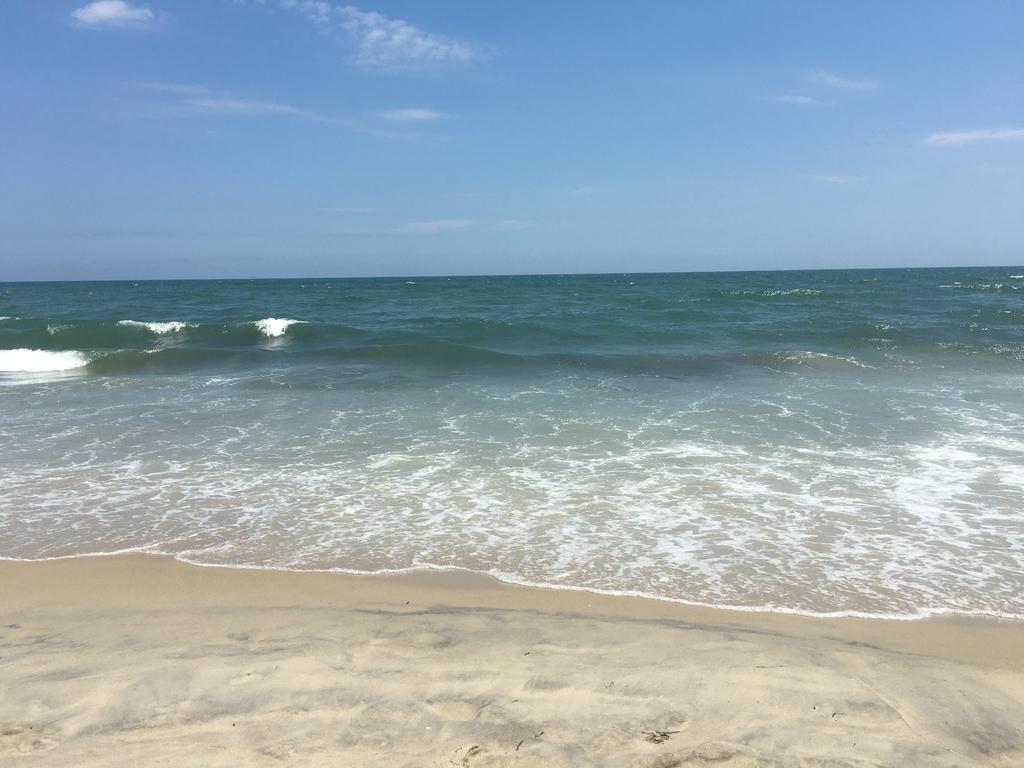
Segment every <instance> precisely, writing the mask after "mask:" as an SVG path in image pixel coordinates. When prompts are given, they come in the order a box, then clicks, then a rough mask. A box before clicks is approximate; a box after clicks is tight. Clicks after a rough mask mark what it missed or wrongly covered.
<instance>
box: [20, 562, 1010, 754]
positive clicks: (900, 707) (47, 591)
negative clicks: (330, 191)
mask: <svg viewBox="0 0 1024 768" xmlns="http://www.w3.org/2000/svg"><path fill="white" fill-rule="evenodd" d="M0 764H3V765H5V766H6V765H10V766H132V767H133V768H138V767H139V766H163V765H167V766H175V768H182V767H183V766H250V765H252V766H276V765H288V766H473V767H474V768H476V767H478V766H590V765H595V766H649V767H651V768H654V767H655V766H658V767H660V768H668V766H718V767H719V768H727V767H728V768H731V767H734V766H779V767H781V766H822V767H824V766H830V767H832V768H839V767H840V766H845V767H852V766H858V767H859V766H899V767H901V768H904V767H907V766H1022V765H1024V624H1022V623H1014V622H996V621H984V620H967V619H962V618H960V619H952V618H950V619H935V620H927V621H915V622H904V621H877V620H864V619H820V618H817V619H816V618H806V617H800V616H787V615H780V614H767V613H746V612H739V611H725V610H717V609H704V608H694V607H688V606H682V605H676V604H671V603H665V602H659V601H653V600H644V599H638V598H625V597H607V596H599V595H592V594H588V593H583V592H570V591H554V590H538V589H528V588H523V587H515V586H509V585H505V584H501V583H499V582H497V581H494V580H492V579H490V578H487V577H483V576H476V575H472V574H464V573H451V572H448V573H441V572H437V573H429V572H428V573H417V574H407V575H399V576H349V575H342V574H315V573H305V574H298V573H283V572H269V571H255V570H241V569H226V568H200V567H196V566H190V565H186V564H183V563H179V562H176V561H174V560H172V559H169V558H159V557H149V556H118V557H95V558H80V559H74V560H58V561H50V562H38V563H22V562H3V563H0Z"/></svg>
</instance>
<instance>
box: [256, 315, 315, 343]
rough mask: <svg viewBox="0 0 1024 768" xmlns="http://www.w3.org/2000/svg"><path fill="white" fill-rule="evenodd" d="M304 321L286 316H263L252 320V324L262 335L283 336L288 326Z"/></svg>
mask: <svg viewBox="0 0 1024 768" xmlns="http://www.w3.org/2000/svg"><path fill="white" fill-rule="evenodd" d="M305 322H306V321H305V320H291V319H289V318H287V317H265V318H263V319H262V320H254V321H253V325H255V326H256V327H257V328H258V329H259V331H260V333H262V334H263V335H264V336H269V337H271V338H274V337H276V336H284V334H285V332H286V331H287V330H288V328H289V327H290V326H292V325H299V324H305Z"/></svg>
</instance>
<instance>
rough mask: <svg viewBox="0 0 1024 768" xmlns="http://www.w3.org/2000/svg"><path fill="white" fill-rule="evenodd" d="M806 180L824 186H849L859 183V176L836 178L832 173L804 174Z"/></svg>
mask: <svg viewBox="0 0 1024 768" xmlns="http://www.w3.org/2000/svg"><path fill="white" fill-rule="evenodd" d="M804 175H805V176H806V177H807V178H808V179H814V180H815V181H820V182H822V183H824V184H850V183H852V182H854V181H860V177H859V176H837V175H836V174H832V173H805V174H804Z"/></svg>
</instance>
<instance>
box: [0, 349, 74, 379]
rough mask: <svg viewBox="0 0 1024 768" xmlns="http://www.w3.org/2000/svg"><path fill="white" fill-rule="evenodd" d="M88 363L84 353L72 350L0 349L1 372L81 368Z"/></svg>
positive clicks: (41, 371)
mask: <svg viewBox="0 0 1024 768" xmlns="http://www.w3.org/2000/svg"><path fill="white" fill-rule="evenodd" d="M88 363H89V361H88V360H87V359H86V357H85V355H83V354H82V353H81V352H76V351H74V350H67V351H63V352H55V351H52V350H48V349H2V350H0V372H2V373H44V372H46V371H69V370H72V369H74V368H82V367H84V366H86V365H87V364H88Z"/></svg>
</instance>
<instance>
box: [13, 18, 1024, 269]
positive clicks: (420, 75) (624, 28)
mask: <svg viewBox="0 0 1024 768" xmlns="http://www.w3.org/2000/svg"><path fill="white" fill-rule="evenodd" d="M1021 40H1024V3H1022V2H1019V1H1018V0H1004V1H1003V2H1000V1H999V0H986V2H967V1H966V0H964V1H963V2H947V1H945V0H927V1H926V0H919V1H918V2H911V1H910V0H908V1H907V2H900V3H892V2H888V1H886V2H870V1H867V0H866V1H864V2H853V1H852V0H849V1H843V0H840V1H837V2H820V1H818V0H813V1H807V2H787V1H782V0H780V1H777V2H770V1H768V0H766V1H765V2H758V3H751V2H746V1H745V0H715V1H712V0H706V1H704V2H697V1H696V0H690V1H688V2H687V1H685V0H644V1H643V2H636V3H624V2H621V0H617V1H616V2H606V1H604V0H591V1H590V2H586V3H571V2H562V3H553V2H540V1H539V0H522V1H521V2H514V3H513V2H497V1H495V2H490V1H488V2H480V1H479V0H462V1H460V2H456V1H453V0H434V1H432V2H429V3H428V2H423V0H418V1H415V0H405V1H400V0H360V4H358V5H350V4H345V3H343V2H331V1H330V0H319V1H316V2H313V1H302V0H98V1H96V2H89V1H88V0H67V1H64V0H5V2H4V3H3V4H2V6H0V178H2V180H3V181H2V183H0V280H61V279H69V280H70V279H75V280H78V279H108V278H109V279H117V278H121V279H142V278H200V277H288V276H296V277H313V276H325V277H339V276H373V275H429V274H515V273H547V272H557V273H562V272H638V271H688V270H716V269H800V268H819V267H820V268H835V267H840V268H844V267H885V266H900V267H902V266H948V265H981V264H1021V263H1024V46H1022V44H1021Z"/></svg>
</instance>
